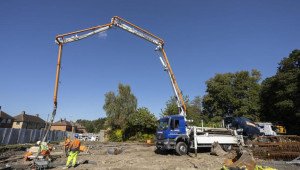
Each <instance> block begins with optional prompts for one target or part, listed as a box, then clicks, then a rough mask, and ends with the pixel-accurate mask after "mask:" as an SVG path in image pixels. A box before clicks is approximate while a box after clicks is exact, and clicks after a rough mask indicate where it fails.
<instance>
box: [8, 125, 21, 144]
mask: <svg viewBox="0 0 300 170" xmlns="http://www.w3.org/2000/svg"><path fill="white" fill-rule="evenodd" d="M19 131H20V129H11V132H10V138H9V140H8V144H9V145H12V144H17V143H18V136H19Z"/></svg>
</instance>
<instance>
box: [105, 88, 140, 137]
mask: <svg viewBox="0 0 300 170" xmlns="http://www.w3.org/2000/svg"><path fill="white" fill-rule="evenodd" d="M136 108H137V98H136V97H135V96H134V95H133V94H132V93H131V89H130V86H129V85H123V84H121V83H120V84H119V89H118V94H117V95H116V94H115V93H114V92H108V93H106V94H105V104H104V106H103V109H104V110H105V111H106V116H107V121H108V125H109V126H110V127H111V128H112V129H113V130H114V129H122V131H124V130H125V129H126V123H127V118H128V117H129V116H130V115H131V114H132V113H134V112H135V110H136Z"/></svg>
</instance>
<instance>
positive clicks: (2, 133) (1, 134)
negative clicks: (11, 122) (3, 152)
mask: <svg viewBox="0 0 300 170" xmlns="http://www.w3.org/2000/svg"><path fill="white" fill-rule="evenodd" d="M5 132H6V128H0V145H2V141H3V138H4V136H5Z"/></svg>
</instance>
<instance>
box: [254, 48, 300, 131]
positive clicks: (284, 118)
mask: <svg viewBox="0 0 300 170" xmlns="http://www.w3.org/2000/svg"><path fill="white" fill-rule="evenodd" d="M260 99H261V111H262V119H263V120H266V121H275V122H276V121H281V122H282V123H283V125H284V126H286V128H287V132H288V133H290V134H298V135H299V134H300V50H294V51H293V52H292V53H291V54H290V55H289V57H284V58H283V59H282V60H281V62H280V63H279V67H278V69H277V72H276V75H274V76H272V77H269V78H266V79H265V80H264V81H263V82H262V92H261V95H260Z"/></svg>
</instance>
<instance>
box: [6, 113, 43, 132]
mask: <svg viewBox="0 0 300 170" xmlns="http://www.w3.org/2000/svg"><path fill="white" fill-rule="evenodd" d="M14 119H15V120H14V123H13V126H12V128H15V129H42V128H45V125H46V122H45V121H44V120H43V119H41V118H40V117H39V114H36V115H35V116H33V115H28V114H26V113H25V111H22V112H21V114H19V115H17V116H15V117H14Z"/></svg>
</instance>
